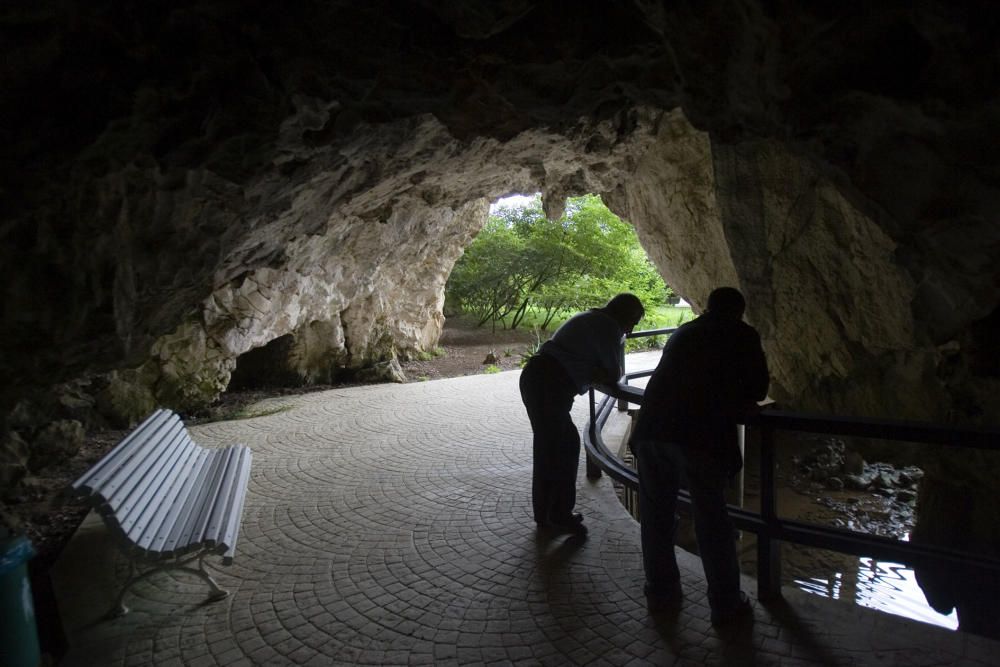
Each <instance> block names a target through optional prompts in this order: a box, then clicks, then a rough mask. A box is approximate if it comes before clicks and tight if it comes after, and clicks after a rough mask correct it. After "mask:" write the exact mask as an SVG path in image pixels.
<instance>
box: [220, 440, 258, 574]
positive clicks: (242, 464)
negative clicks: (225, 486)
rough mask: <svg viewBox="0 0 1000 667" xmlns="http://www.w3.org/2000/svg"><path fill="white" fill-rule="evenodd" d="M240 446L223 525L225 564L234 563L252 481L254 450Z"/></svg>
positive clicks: (223, 558) (221, 537)
mask: <svg viewBox="0 0 1000 667" xmlns="http://www.w3.org/2000/svg"><path fill="white" fill-rule="evenodd" d="M239 447H240V460H239V464H238V467H239V471H238V477H237V482H236V486H235V487H234V489H233V492H234V493H233V498H232V505H231V509H230V511H229V516H228V518H227V519H226V521H225V525H224V526H223V529H222V532H221V535H220V542H221V543H222V544H223V545H225V547H226V551H225V553H224V554H223V556H222V564H223V565H232V564H233V556H234V555H235V553H236V539H237V537H238V536H239V532H240V524H241V522H242V519H243V505H244V504H245V502H246V497H247V486H248V484H249V481H250V464H251V463H252V461H253V452H251V451H250V448H249V447H247V446H245V445H239Z"/></svg>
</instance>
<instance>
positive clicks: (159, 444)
mask: <svg viewBox="0 0 1000 667" xmlns="http://www.w3.org/2000/svg"><path fill="white" fill-rule="evenodd" d="M251 461H252V452H251V450H250V448H249V447H247V446H246V445H233V446H230V447H224V448H218V449H208V448H203V447H200V446H198V444H197V443H195V442H194V441H193V440H192V439H191V437H190V435H189V434H188V432H187V429H186V427H185V426H184V423H183V422H182V421H181V419H180V417H178V416H177V415H176V414H174V413H173V412H170V411H169V410H156V411H155V412H153V413H152V414H151V415H150V416H149V417H147V418H146V419H145V420H144V421H143V422H142V423H141V424H139V426H137V427H136V428H135V429H134V430H133V431H132V432H131V433H129V434H128V435H127V436H126V437H125V438H124V439H123V440H122V441H121V442H120V443H118V445H116V446H115V447H114V448H113V449H112V450H111V451H110V452H108V453H107V454H106V455H105V456H104V457H103V458H102V459H101V460H100V461H98V462H97V463H96V464H94V466H92V467H91V468H90V470H88V471H87V472H86V473H84V474H83V475H82V476H81V477H80V478H79V479H77V480H76V481H75V482H73V485H72V486H73V489H74V490H75V491H77V493H79V494H81V495H86V496H88V499H89V502H90V504H92V505H94V506H95V507H96V509H97V510H98V512H100V514H101V515H102V516H103V517H104V520H105V522H106V523H107V524H108V525H109V526H110V527H111V528H113V529H114V530H115V532H116V533H117V534H118V535H119V536H120V537H122V538H123V539H124V541H125V543H126V549H127V550H128V551H129V552H131V554H132V555H133V556H134V557H139V556H141V557H143V558H147V559H162V558H169V557H171V556H181V555H183V554H186V553H188V552H191V551H194V550H196V549H201V550H207V551H211V552H214V553H218V554H221V555H222V557H223V564H224V565H229V564H231V563H232V557H233V554H234V553H235V547H236V540H237V537H238V535H239V529H240V523H241V519H242V515H243V507H244V503H245V501H246V493H247V484H248V483H249V479H250V464H251Z"/></svg>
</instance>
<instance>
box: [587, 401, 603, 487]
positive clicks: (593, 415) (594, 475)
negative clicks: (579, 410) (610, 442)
mask: <svg viewBox="0 0 1000 667" xmlns="http://www.w3.org/2000/svg"><path fill="white" fill-rule="evenodd" d="M588 396H589V397H590V423H589V424H587V428H588V429H590V441H591V442H594V440H595V439H596V437H597V403H596V401H595V396H594V388H593V387H591V388H590V392H589V394H588ZM601 474H602V471H601V466H599V465H597V462H596V461H594V459H593V458H592V457H591V456H590V452H587V479H600V478H601Z"/></svg>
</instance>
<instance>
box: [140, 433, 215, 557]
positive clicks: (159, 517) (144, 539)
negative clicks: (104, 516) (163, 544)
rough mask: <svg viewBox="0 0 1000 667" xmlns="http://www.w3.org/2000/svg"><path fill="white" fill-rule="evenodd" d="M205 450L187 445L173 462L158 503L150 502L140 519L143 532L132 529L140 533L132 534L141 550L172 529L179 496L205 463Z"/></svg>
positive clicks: (178, 508) (180, 496)
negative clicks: (171, 470) (148, 507)
mask: <svg viewBox="0 0 1000 667" xmlns="http://www.w3.org/2000/svg"><path fill="white" fill-rule="evenodd" d="M204 460H205V450H204V449H202V448H201V447H190V448H188V449H187V450H186V451H185V452H184V454H183V455H182V456H181V457H178V459H177V461H176V462H175V463H174V471H173V473H172V474H171V475H170V477H169V478H166V479H164V481H163V484H162V485H161V489H160V491H159V494H158V498H157V499H156V502H155V504H153V503H151V504H150V510H149V511H148V512H147V513H146V515H145V516H144V517H143V518H142V519H141V520H140V521H139V522H137V527H138V524H143V526H144V527H143V529H142V531H141V532H137V530H136V529H133V531H132V532H134V533H137V534H135V535H134V537H133V536H132V535H131V534H130V537H131V538H132V540H133V541H134V542H135V544H136V546H137V547H139V548H140V549H142V550H147V551H148V550H149V549H150V547H152V546H153V545H154V544H155V542H156V539H157V537H159V536H161V535H163V533H164V531H166V532H169V530H170V526H172V525H173V521H174V518H175V517H176V516H177V513H178V512H179V511H180V506H179V502H178V499H181V500H183V499H184V498H185V497H186V495H187V493H186V491H189V490H190V488H191V484H192V483H193V481H194V477H195V473H196V471H197V468H198V467H199V466H201V465H202V464H203V463H204Z"/></svg>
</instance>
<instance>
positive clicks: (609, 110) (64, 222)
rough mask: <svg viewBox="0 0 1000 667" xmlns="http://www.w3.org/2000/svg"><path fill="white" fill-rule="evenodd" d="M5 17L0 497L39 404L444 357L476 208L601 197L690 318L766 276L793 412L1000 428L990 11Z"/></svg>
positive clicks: (765, 315)
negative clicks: (508, 201) (280, 342)
mask: <svg viewBox="0 0 1000 667" xmlns="http://www.w3.org/2000/svg"><path fill="white" fill-rule="evenodd" d="M0 21H2V27H3V29H4V32H5V36H6V37H7V39H6V41H5V45H6V46H5V47H4V48H5V53H4V62H5V63H6V65H5V68H4V70H3V71H2V73H0V76H2V77H3V80H2V82H0V83H2V84H3V90H4V91H5V95H4V96H3V99H2V101H0V117H3V118H4V121H5V122H4V123H0V145H2V146H3V147H4V148H3V152H2V154H0V165H2V170H3V173H4V179H3V185H2V186H0V187H2V190H0V280H2V285H3V288H2V289H3V303H2V312H3V319H2V328H0V408H2V410H0V412H2V413H3V414H4V415H6V416H5V424H4V426H5V428H4V433H5V436H4V440H5V442H6V443H7V444H6V445H5V446H4V447H3V448H0V449H2V451H3V452H4V454H3V457H4V458H3V466H4V467H3V470H4V471H7V472H5V473H4V474H5V475H7V477H6V479H5V480H2V481H9V480H10V479H11V478H12V477H11V475H14V476H16V473H9V471H10V470H12V469H15V470H16V469H17V466H19V465H21V463H20V462H21V461H22V460H23V459H24V456H22V453H23V450H24V448H25V444H24V442H25V440H36V439H38V438H40V437H41V432H42V430H44V429H46V428H48V427H47V426H45V427H43V426H40V425H39V424H43V423H44V422H45V420H47V419H48V420H51V419H52V418H53V417H56V418H62V419H70V418H72V419H81V420H86V419H88V416H87V415H90V414H92V413H93V408H94V407H95V406H96V407H98V408H101V409H102V410H103V411H104V412H105V413H118V417H119V418H124V419H126V420H127V419H130V418H134V417H135V416H136V414H137V413H138V412H141V411H142V408H143V407H144V406H148V405H150V404H151V403H152V402H154V401H155V402H162V403H165V404H168V405H173V406H175V407H181V408H184V407H190V406H193V405H196V404H198V403H200V402H204V401H206V400H209V399H210V398H211V397H212V396H214V395H215V394H216V393H217V392H218V391H219V390H220V389H221V388H222V387H223V386H225V383H226V381H227V380H228V376H229V373H230V372H231V370H232V367H233V363H234V359H235V358H236V357H237V356H238V355H239V354H242V353H244V352H246V351H247V350H249V349H252V348H254V347H258V346H260V345H263V344H266V343H267V342H268V341H269V340H271V339H275V338H278V337H281V336H291V337H292V343H291V345H290V349H291V350H292V352H291V353H290V354H289V363H290V365H291V366H292V367H293V368H295V369H296V372H301V373H302V374H304V375H305V376H306V377H308V376H310V374H322V373H323V372H325V371H324V370H323V367H324V364H327V365H329V363H332V362H333V361H335V362H336V363H338V364H348V365H352V364H363V363H366V362H368V361H371V360H374V359H378V358H380V357H381V356H384V355H385V354H388V347H389V346H390V345H391V346H392V347H395V348H397V349H400V350H403V351H404V352H405V351H406V350H409V349H421V347H426V346H427V345H429V344H432V343H433V341H434V339H435V337H436V336H437V334H438V333H439V331H440V327H441V313H440V306H441V303H440V286H441V285H442V284H443V280H444V278H445V276H446V275H447V272H448V270H449V269H450V266H451V264H452V263H453V262H454V261H455V258H456V257H457V256H458V253H459V252H461V248H462V247H464V245H465V244H466V243H467V242H468V240H469V239H470V238H471V236H472V235H473V234H474V233H475V231H476V230H477V229H478V227H479V226H480V225H481V224H482V223H483V219H484V215H485V211H486V202H487V201H488V200H489V199H490V198H494V197H497V196H500V195H503V194H506V193H508V192H512V191H526V190H531V191H534V190H541V191H542V192H543V193H544V195H545V205H546V210H547V212H549V213H550V214H556V213H558V211H559V209H560V207H561V201H562V199H563V197H564V196H565V195H566V194H571V193H582V192H597V193H602V194H604V195H605V200H606V201H607V202H608V203H609V204H610V205H611V207H612V208H613V209H614V210H615V211H616V212H617V213H619V214H620V215H622V216H623V217H625V218H626V219H629V220H630V221H631V222H632V223H633V224H634V225H635V226H636V228H637V229H638V231H639V234H640V238H641V239H642V241H643V243H644V244H645V245H646V247H647V248H648V249H649V250H650V253H651V255H652V256H653V258H654V261H656V263H657V264H658V266H659V267H660V270H661V271H662V272H663V273H664V274H665V276H666V277H667V278H668V279H669V280H670V281H671V282H672V283H673V284H675V285H677V286H678V287H679V288H680V289H681V291H682V292H683V293H684V294H686V295H689V296H690V297H691V298H693V299H694V300H695V303H696V304H699V301H700V299H703V298H704V294H705V293H706V291H707V288H708V287H709V286H711V285H714V284H718V283H732V284H736V285H738V286H740V287H741V288H743V289H744V290H745V291H746V292H747V294H748V296H749V299H750V311H749V316H750V318H751V319H752V320H753V322H754V324H756V325H757V326H758V327H759V328H760V329H761V331H762V332H763V334H764V339H765V344H766V346H767V351H768V353H769V356H770V359H771V362H772V365H773V366H774V372H775V376H776V380H777V382H778V385H779V386H778V389H777V391H778V392H779V395H780V396H781V397H782V398H785V399H787V400H788V401H789V402H791V403H792V404H794V405H796V406H799V407H803V408H811V409H820V410H826V411H832V412H838V413H848V414H879V415H887V416H894V417H919V418H925V419H926V418H930V419H948V420H953V421H957V422H963V423H993V424H996V423H997V422H998V421H1000V419H998V417H997V415H1000V378H998V377H997V370H996V364H995V361H994V359H995V355H991V354H989V353H988V352H987V353H984V352H983V350H984V346H985V348H988V347H989V343H988V342H986V343H984V341H990V340H993V339H994V338H995V336H996V334H997V333H998V332H997V329H998V328H1000V325H998V322H997V318H996V316H995V315H991V314H992V313H995V312H996V309H997V307H998V302H1000V261H997V260H998V256H1000V226H998V225H997V224H996V211H997V210H998V209H1000V206H998V204H1000V170H998V166H997V160H998V156H997V153H996V151H995V150H994V145H995V143H996V128H997V127H1000V123H998V122H997V121H998V115H1000V104H998V101H1000V86H998V79H997V76H996V72H997V71H998V68H997V66H996V65H997V60H998V58H1000V53H998V45H997V42H996V39H995V35H996V34H997V28H998V23H1000V19H998V13H997V12H996V11H995V10H994V8H993V7H992V4H991V3H977V2H968V3H953V2H946V1H944V0H938V1H936V0H921V1H919V2H898V3H895V2H889V3H879V4H878V6H870V5H869V4H865V3H858V4H852V3H841V4H839V5H837V6H836V7H835V8H832V7H831V8H828V7H827V6H825V5H810V4H806V5H803V4H802V3H787V2H759V1H755V0H718V1H714V2H703V3H686V4H685V3H681V4H674V3H659V2H651V1H648V0H633V1H632V2H616V3H607V2H601V1H597V0H587V1H578V0H574V1H572V2H538V1H536V0H507V1H505V2H478V1H475V0H470V1H468V2H461V3H437V2H429V1H427V0H406V1H392V2H390V1H389V0H372V1H370V2H365V3H357V2H346V1H338V0H331V1H329V2H323V3H284V4H280V3H271V4H267V3H263V4H257V5H253V6H248V5H247V4H246V3H241V2H235V1H230V0H217V1H216V2H212V3H204V2H188V3H185V2H174V3H142V4H141V5H135V6H129V7H123V6H121V5H120V4H119V3H114V2H111V1H110V0H106V1H102V0H95V1H93V2H87V3H72V2H70V3H61V4H46V3H36V2H33V3H24V4H18V3H13V4H12V5H11V6H10V8H5V10H4V13H3V16H2V17H0ZM60 383H62V385H63V386H62V387H60V388H57V390H55V391H54V390H53V389H52V385H55V384H60ZM39 397H41V399H44V400H40V399H39ZM29 399H30V400H29ZM46 402H47V403H46ZM41 403H46V404H47V405H48V408H47V409H45V410H39V409H38V407H37V406H38V404H41ZM33 406H34V407H33ZM114 406H118V407H114ZM121 406H126V407H125V408H122V407H121ZM128 406H131V407H128ZM67 429H68V430H73V428H72V427H71V426H66V429H64V430H67ZM68 430H67V432H68ZM49 439H50V440H51V439H52V438H49ZM57 439H58V438H57ZM22 467H23V466H22ZM949 470H950V472H949V474H952V475H955V474H959V473H960V474H962V475H967V476H971V477H974V478H976V477H977V476H978V475H980V474H982V473H983V471H984V470H989V471H990V472H989V474H990V475H993V478H995V474H994V473H993V472H992V471H993V469H992V468H990V467H989V466H981V465H978V464H973V465H963V464H960V463H959V464H956V465H955V466H954V467H953V468H950V469H949ZM956 470H957V471H959V473H956V472H955V471H956ZM8 473H9V474H8ZM975 511H976V512H977V514H976V517H975V518H974V521H973V523H975V524H976V525H982V526H995V525H996V522H995V520H993V519H992V518H990V517H992V515H991V514H990V516H989V517H987V516H986V515H985V514H984V511H985V510H984V509H983V507H979V508H978V509H976V510H975ZM979 532H980V534H983V535H987V534H989V530H980V531H979ZM992 543H993V544H995V540H994V541H993V542H992Z"/></svg>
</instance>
